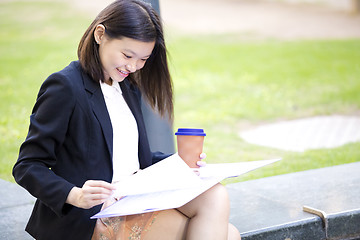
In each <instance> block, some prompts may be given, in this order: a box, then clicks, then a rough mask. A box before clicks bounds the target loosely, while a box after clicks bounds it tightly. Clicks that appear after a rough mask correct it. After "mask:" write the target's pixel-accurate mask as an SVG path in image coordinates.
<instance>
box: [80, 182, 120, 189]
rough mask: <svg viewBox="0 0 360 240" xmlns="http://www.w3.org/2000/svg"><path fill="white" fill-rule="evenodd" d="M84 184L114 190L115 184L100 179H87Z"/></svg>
mask: <svg viewBox="0 0 360 240" xmlns="http://www.w3.org/2000/svg"><path fill="white" fill-rule="evenodd" d="M84 185H87V186H90V187H101V188H106V189H109V190H115V189H116V186H115V185H114V184H111V183H108V182H105V181H102V180H88V181H86V182H85V184H84Z"/></svg>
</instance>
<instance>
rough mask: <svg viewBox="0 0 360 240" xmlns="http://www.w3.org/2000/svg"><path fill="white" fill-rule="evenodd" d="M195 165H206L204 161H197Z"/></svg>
mask: <svg viewBox="0 0 360 240" xmlns="http://www.w3.org/2000/svg"><path fill="white" fill-rule="evenodd" d="M196 165H198V166H199V167H205V166H206V162H204V161H197V162H196Z"/></svg>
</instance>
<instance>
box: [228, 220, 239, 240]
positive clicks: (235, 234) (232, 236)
mask: <svg viewBox="0 0 360 240" xmlns="http://www.w3.org/2000/svg"><path fill="white" fill-rule="evenodd" d="M228 240H241V236H240V232H239V230H238V229H237V228H236V227H235V226H234V225H232V224H231V223H229V228H228Z"/></svg>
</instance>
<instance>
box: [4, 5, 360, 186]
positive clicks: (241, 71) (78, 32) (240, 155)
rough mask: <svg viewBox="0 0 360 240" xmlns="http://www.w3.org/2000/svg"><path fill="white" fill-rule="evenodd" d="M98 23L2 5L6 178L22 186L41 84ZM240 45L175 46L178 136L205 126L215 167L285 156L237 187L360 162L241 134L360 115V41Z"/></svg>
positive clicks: (78, 15) (51, 10) (208, 40)
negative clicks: (24, 148) (20, 157)
mask: <svg viewBox="0 0 360 240" xmlns="http://www.w3.org/2000/svg"><path fill="white" fill-rule="evenodd" d="M93 17H94V16H89V15H85V14H84V13H82V12H79V11H78V10H77V11H75V10H74V9H73V8H71V7H69V6H68V5H66V4H65V3H61V2H30V1H24V2H16V1H15V2H0V19H1V21H0V27H1V29H2V31H1V32H0V91H1V95H0V109H1V115H0V135H1V138H0V143H1V144H0V178H2V179H6V180H10V181H12V177H11V168H12V166H13V164H14V163H15V161H16V158H17V154H18V149H19V146H20V144H21V142H22V141H23V140H24V138H25V136H26V133H27V128H28V123H29V120H28V119H29V115H30V113H31V108H32V106H33V104H34V102H35V98H36V94H37V92H38V89H39V87H40V84H41V83H42V82H43V81H44V79H45V78H46V77H47V76H48V75H49V74H51V73H52V72H54V71H57V70H60V69H62V68H63V67H64V66H66V65H67V64H68V63H69V62H70V61H72V60H76V58H77V57H76V50H77V44H78V42H79V40H80V37H81V36H82V34H83V32H84V31H85V29H86V27H87V26H88V25H89V24H90V22H91V20H92V18H93ZM236 39H238V38H237V37H236V36H233V37H232V36H230V37H229V36H197V37H195V36H192V37H190V36H177V35H174V36H172V37H171V38H169V41H168V48H169V53H170V65H171V72H172V75H173V79H174V86H175V125H174V128H175V129H176V128H178V127H186V126H187V127H202V128H204V129H205V131H206V133H207V137H206V139H205V149H204V151H205V152H206V153H207V155H208V158H207V161H208V162H237V161H252V160H259V159H267V158H271V157H277V156H281V157H283V160H282V161H281V162H279V163H275V164H273V165H271V166H267V167H264V168H262V169H259V170H256V171H254V172H251V173H249V174H246V175H244V176H243V177H240V178H236V179H232V180H228V181H227V182H234V181H243V180H249V179H256V178H261V177H265V176H272V175H278V174H285V173H290V172H296V171H303V170H307V169H314V168H321V167H327V166H333V165H338V164H344V163H349V162H355V161H359V160H360V159H359V156H360V143H353V144H348V145H345V146H342V147H339V148H335V149H328V150H312V151H306V152H304V153H295V152H286V151H280V150H276V149H271V148H266V147H260V146H256V145H251V144H248V143H246V142H244V141H243V140H242V139H241V138H240V137H239V135H238V133H239V131H241V130H242V129H244V128H246V127H248V126H256V125H258V124H261V123H268V122H274V121H278V120H284V119H295V118H301V117H308V116H314V115H329V114H356V113H357V114H358V113H359V109H360V94H359V92H360V81H359V76H360V50H359V49H360V40H351V39H349V40H336V41H330V40H329V41H325V40H323V41H292V42H282V41H275V40H262V41H255V42H250V41H240V40H236Z"/></svg>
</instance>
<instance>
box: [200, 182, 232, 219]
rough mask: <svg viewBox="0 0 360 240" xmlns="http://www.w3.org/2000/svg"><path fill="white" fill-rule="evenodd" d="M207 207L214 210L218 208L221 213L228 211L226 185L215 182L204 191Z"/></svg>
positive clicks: (228, 203)
mask: <svg viewBox="0 0 360 240" xmlns="http://www.w3.org/2000/svg"><path fill="white" fill-rule="evenodd" d="M206 199H208V203H209V205H210V206H209V207H210V208H211V209H213V210H214V211H215V210H216V209H219V210H220V211H222V212H223V213H228V212H229V211H230V201H229V194H228V191H227V189H226V187H225V186H224V185H222V184H220V183H218V184H216V185H215V186H213V187H212V188H210V189H209V190H208V191H207V192H206Z"/></svg>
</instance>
